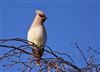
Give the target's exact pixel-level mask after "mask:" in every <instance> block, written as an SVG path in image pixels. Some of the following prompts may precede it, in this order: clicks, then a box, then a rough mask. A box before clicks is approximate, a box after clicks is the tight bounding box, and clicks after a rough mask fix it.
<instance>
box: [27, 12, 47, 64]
mask: <svg viewBox="0 0 100 72" xmlns="http://www.w3.org/2000/svg"><path fill="white" fill-rule="evenodd" d="M46 19H47V17H46V15H45V13H44V12H43V11H42V10H36V16H35V18H34V20H33V22H32V25H31V27H30V28H29V30H28V34H27V40H28V41H30V42H32V43H34V44H35V45H36V46H38V47H32V54H33V56H34V58H35V62H36V65H41V57H42V55H43V52H44V47H45V45H46V41H47V32H46V29H45V27H44V22H45V21H46Z"/></svg>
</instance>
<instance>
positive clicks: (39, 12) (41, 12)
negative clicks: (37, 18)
mask: <svg viewBox="0 0 100 72" xmlns="http://www.w3.org/2000/svg"><path fill="white" fill-rule="evenodd" d="M36 14H38V15H41V16H45V14H44V12H43V11H41V10H36Z"/></svg>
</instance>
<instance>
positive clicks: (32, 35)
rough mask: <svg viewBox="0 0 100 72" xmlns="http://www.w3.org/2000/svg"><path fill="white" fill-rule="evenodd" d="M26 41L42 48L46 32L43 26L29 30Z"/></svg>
mask: <svg viewBox="0 0 100 72" xmlns="http://www.w3.org/2000/svg"><path fill="white" fill-rule="evenodd" d="M28 40H29V41H31V42H34V43H35V44H36V45H39V46H41V45H42V46H44V45H45V42H46V31H45V28H44V27H43V26H38V27H34V28H31V29H30V30H29V32H28Z"/></svg>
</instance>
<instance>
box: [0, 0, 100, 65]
mask: <svg viewBox="0 0 100 72" xmlns="http://www.w3.org/2000/svg"><path fill="white" fill-rule="evenodd" d="M0 9H1V10H0V38H15V37H18V38H24V39H26V38H27V32H28V29H29V27H30V26H31V23H32V21H33V19H34V16H35V10H37V9H41V10H43V11H44V12H45V13H46V15H47V17H48V19H47V20H46V22H45V24H44V25H45V27H46V30H47V34H48V41H47V45H48V46H50V47H51V48H52V50H57V51H60V52H66V53H68V54H70V55H71V56H72V57H73V59H74V61H75V63H76V64H77V65H78V66H80V67H84V66H85V61H84V59H83V58H82V57H81V55H80V53H79V52H78V51H77V50H76V49H75V46H74V45H71V44H70V43H71V42H78V45H79V46H80V48H81V49H82V50H83V52H84V54H85V55H86V57H89V54H87V49H88V47H89V46H91V47H92V48H93V49H95V50H97V51H99V52H100V46H99V2H98V1H97V0H61V1H60V0H58V1H57V0H54V1H53V0H51V1H50V0H44V1H32V0H9V1H8V0H1V2H0ZM94 55H95V57H96V58H97V59H100V58H99V56H98V55H97V54H94ZM96 62H98V63H100V62H99V60H97V61H96Z"/></svg>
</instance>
